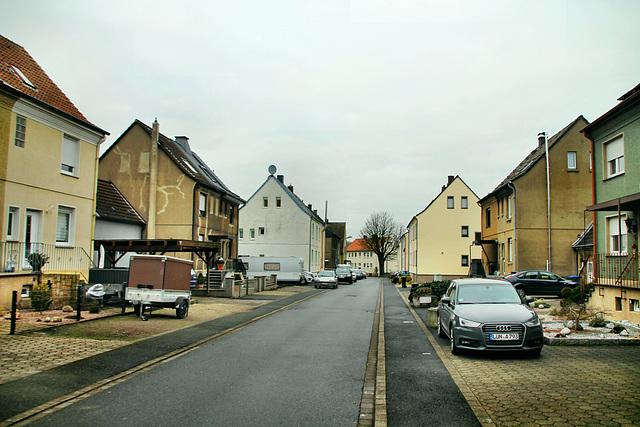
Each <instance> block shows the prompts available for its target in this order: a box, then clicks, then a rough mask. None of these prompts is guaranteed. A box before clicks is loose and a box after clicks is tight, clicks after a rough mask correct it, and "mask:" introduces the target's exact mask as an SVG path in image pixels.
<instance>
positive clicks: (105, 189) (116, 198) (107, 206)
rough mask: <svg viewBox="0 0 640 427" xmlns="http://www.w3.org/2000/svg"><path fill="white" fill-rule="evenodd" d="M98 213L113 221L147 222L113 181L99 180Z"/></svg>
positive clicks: (100, 216)
mask: <svg viewBox="0 0 640 427" xmlns="http://www.w3.org/2000/svg"><path fill="white" fill-rule="evenodd" d="M96 214H98V218H102V219H109V220H112V221H120V222H128V223H134V224H145V221H144V219H142V217H141V216H140V214H139V213H138V211H136V210H135V208H134V207H133V206H131V203H129V201H128V200H127V199H126V198H125V197H124V196H123V195H122V193H121V192H120V190H118V188H117V187H116V186H115V185H114V184H113V183H112V182H111V181H104V180H102V179H99V180H98V191H97V192H96Z"/></svg>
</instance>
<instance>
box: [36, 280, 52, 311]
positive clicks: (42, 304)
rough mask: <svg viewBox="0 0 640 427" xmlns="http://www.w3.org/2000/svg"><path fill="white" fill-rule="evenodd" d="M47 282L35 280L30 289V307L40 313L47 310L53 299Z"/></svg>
mask: <svg viewBox="0 0 640 427" xmlns="http://www.w3.org/2000/svg"><path fill="white" fill-rule="evenodd" d="M49 286H50V284H49V283H42V282H37V283H36V284H35V285H34V286H33V290H32V291H31V308H33V309H34V310H35V311H39V312H40V313H42V312H43V311H45V310H47V309H48V308H49V306H51V303H52V302H53V300H52V299H51V289H50V287H49Z"/></svg>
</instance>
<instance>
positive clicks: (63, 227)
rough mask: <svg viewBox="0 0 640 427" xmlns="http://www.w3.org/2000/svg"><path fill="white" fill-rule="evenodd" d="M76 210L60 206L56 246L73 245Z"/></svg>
mask: <svg viewBox="0 0 640 427" xmlns="http://www.w3.org/2000/svg"><path fill="white" fill-rule="evenodd" d="M73 214H74V209H73V208H67V207H64V206H58V221H57V223H56V244H57V245H70V244H71V243H73V221H74V217H73V216H74V215H73Z"/></svg>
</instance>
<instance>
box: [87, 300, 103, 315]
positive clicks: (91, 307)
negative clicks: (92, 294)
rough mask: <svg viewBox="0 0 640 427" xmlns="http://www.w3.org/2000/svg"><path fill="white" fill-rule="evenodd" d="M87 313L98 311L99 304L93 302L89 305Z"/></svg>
mask: <svg viewBox="0 0 640 427" xmlns="http://www.w3.org/2000/svg"><path fill="white" fill-rule="evenodd" d="M89 313H92V314H96V313H100V304H98V303H93V304H91V305H90V306H89Z"/></svg>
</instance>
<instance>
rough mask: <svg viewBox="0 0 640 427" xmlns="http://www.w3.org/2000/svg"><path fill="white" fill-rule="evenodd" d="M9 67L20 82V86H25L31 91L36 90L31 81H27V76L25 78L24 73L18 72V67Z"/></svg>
mask: <svg viewBox="0 0 640 427" xmlns="http://www.w3.org/2000/svg"><path fill="white" fill-rule="evenodd" d="M9 67H11V70H12V71H13V74H15V75H16V76H18V78H19V79H20V80H22V84H23V85H25V86H26V87H28V88H31V89H35V90H37V89H38V88H37V87H36V85H34V84H33V83H31V80H29V78H28V77H27V76H25V75H24V73H23V72H22V71H20V69H19V68H18V67H16V66H15V65H9Z"/></svg>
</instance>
